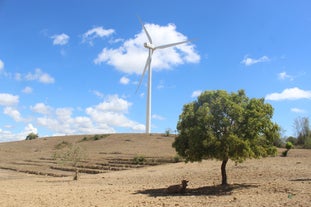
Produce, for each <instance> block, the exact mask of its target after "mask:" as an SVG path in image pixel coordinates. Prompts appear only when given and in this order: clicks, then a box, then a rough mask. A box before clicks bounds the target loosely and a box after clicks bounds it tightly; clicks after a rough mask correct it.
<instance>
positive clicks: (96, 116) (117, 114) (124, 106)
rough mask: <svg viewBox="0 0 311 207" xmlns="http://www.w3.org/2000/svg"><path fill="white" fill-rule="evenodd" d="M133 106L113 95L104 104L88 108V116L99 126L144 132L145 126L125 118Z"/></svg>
mask: <svg viewBox="0 0 311 207" xmlns="http://www.w3.org/2000/svg"><path fill="white" fill-rule="evenodd" d="M131 105H132V104H131V103H129V102H127V101H126V100H124V99H122V98H119V97H118V96H117V95H112V96H109V97H108V98H107V100H105V101H104V102H102V103H100V104H98V105H96V106H93V107H88V108H87V109H86V114H88V115H89V116H90V117H91V119H92V120H93V121H94V122H96V124H97V125H103V126H109V127H125V128H130V129H132V130H135V131H142V130H144V129H145V126H144V125H142V124H139V123H137V122H135V121H132V120H129V119H128V118H127V117H126V116H125V114H126V113H127V112H128V109H129V107H130V106H131Z"/></svg>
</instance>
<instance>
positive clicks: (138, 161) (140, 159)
mask: <svg viewBox="0 0 311 207" xmlns="http://www.w3.org/2000/svg"><path fill="white" fill-rule="evenodd" d="M145 162H146V158H145V157H144V156H143V155H137V156H136V157H134V158H133V163H134V164H136V165H143V164H144V163H145Z"/></svg>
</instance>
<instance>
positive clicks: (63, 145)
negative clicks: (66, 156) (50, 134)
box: [55, 141, 71, 149]
mask: <svg viewBox="0 0 311 207" xmlns="http://www.w3.org/2000/svg"><path fill="white" fill-rule="evenodd" d="M69 146H71V143H69V142H66V141H62V142H61V143H58V144H57V145H55V149H63V148H65V147H69Z"/></svg>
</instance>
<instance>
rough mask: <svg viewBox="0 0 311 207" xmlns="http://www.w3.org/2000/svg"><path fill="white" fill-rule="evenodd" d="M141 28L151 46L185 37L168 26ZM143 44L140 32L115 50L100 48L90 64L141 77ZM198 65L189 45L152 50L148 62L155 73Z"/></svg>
mask: <svg viewBox="0 0 311 207" xmlns="http://www.w3.org/2000/svg"><path fill="white" fill-rule="evenodd" d="M145 27H146V28H147V30H148V32H149V33H150V35H151V36H152V40H153V43H154V45H156V46H158V45H165V44H170V43H175V42H181V41H184V40H186V39H188V38H187V37H186V36H185V35H183V34H182V33H180V32H178V31H176V26H175V25H174V24H168V25H167V26H160V25H156V24H146V25H145ZM145 42H147V37H146V34H145V32H144V30H141V32H140V33H138V34H136V35H135V37H134V38H133V39H128V40H125V41H124V42H123V44H122V45H121V46H120V47H118V48H103V50H102V51H101V52H100V53H99V54H98V56H97V58H96V59H95V60H94V63H95V64H101V63H107V64H109V65H111V66H113V67H115V68H116V69H117V70H119V71H122V72H124V73H128V74H132V73H136V74H141V73H142V70H143V68H144V66H145V62H146V60H147V56H148V50H147V49H146V48H144V47H143V44H144V43H145ZM199 61H200V56H199V54H198V53H197V52H196V51H195V49H194V45H193V44H191V43H190V42H189V43H186V44H181V45H177V46H175V47H170V48H165V49H159V50H156V51H155V52H154V54H153V58H152V68H153V69H155V70H158V71H159V70H163V69H171V68H173V67H174V66H177V65H181V64H185V63H197V62H199Z"/></svg>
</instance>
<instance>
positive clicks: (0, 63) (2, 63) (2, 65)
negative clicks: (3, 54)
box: [0, 59, 4, 71]
mask: <svg viewBox="0 0 311 207" xmlns="http://www.w3.org/2000/svg"><path fill="white" fill-rule="evenodd" d="M3 68H4V62H3V61H2V60H1V59H0V71H2V70H3Z"/></svg>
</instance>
